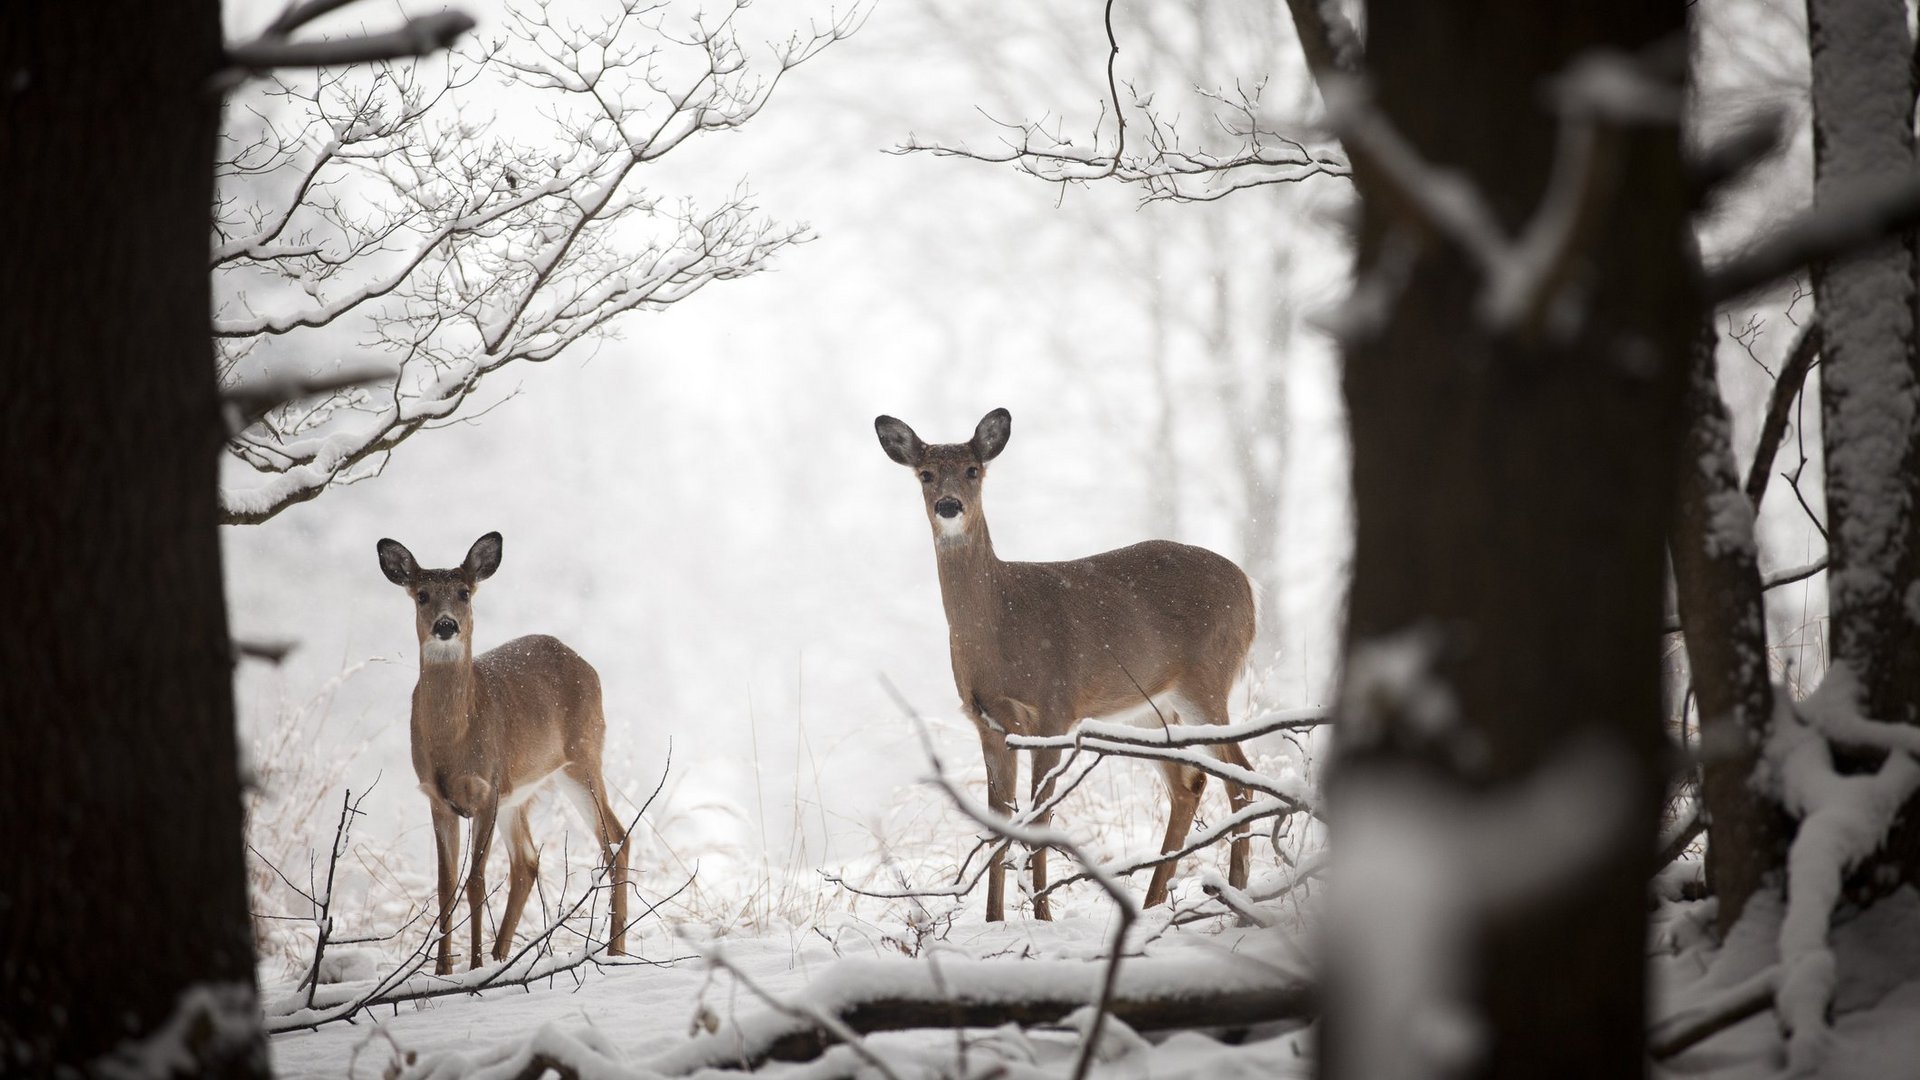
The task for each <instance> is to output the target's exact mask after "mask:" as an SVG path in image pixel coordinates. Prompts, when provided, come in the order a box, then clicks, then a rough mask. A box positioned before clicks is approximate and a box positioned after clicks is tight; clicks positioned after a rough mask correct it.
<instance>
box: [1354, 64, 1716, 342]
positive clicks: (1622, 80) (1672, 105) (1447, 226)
mask: <svg viewBox="0 0 1920 1080" xmlns="http://www.w3.org/2000/svg"><path fill="white" fill-rule="evenodd" d="M1321 91H1322V94H1323V95H1324V96H1325V97H1326V100H1327V119H1328V121H1329V123H1330V124H1331V125H1332V126H1333V129H1334V131H1335V132H1336V133H1337V134H1339V136H1340V139H1341V142H1342V143H1343V145H1345V146H1346V148H1347V153H1348V155H1349V157H1350V158H1351V159H1352V160H1353V162H1354V163H1355V165H1356V166H1359V167H1360V168H1362V169H1363V170H1365V174H1366V175H1365V181H1366V182H1367V183H1368V184H1370V185H1371V186H1372V187H1373V188H1374V189H1376V195H1377V197H1379V198H1381V199H1382V200H1384V201H1385V202H1386V203H1387V204H1388V205H1390V206H1392V207H1393V208H1394V209H1395V211H1396V212H1397V213H1398V214H1399V215H1400V216H1401V217H1402V218H1404V219H1405V220H1406V221H1407V222H1409V223H1411V224H1412V225H1413V226H1414V227H1415V228H1416V229H1417V230H1419V231H1420V232H1423V233H1426V234H1430V235H1434V236H1438V237H1440V238H1442V239H1444V240H1445V241H1446V242H1448V243H1450V244H1452V245H1454V246H1455V247H1457V248H1459V249H1460V250H1461V251H1462V252H1464V253H1465V254H1466V255H1467V257H1468V258H1469V259H1470V260H1472V262H1473V263H1474V264H1475V265H1476V266H1477V267H1478V269H1479V271H1480V274H1481V276H1482V279H1483V285H1482V288H1481V292H1480V305H1479V306H1480V317H1481V318H1482V320H1483V321H1485V323H1486V324H1487V325H1488V326H1489V327H1491V328H1493V329H1495V330H1498V331H1502V332H1513V333H1518V334H1522V335H1530V334H1533V333H1537V332H1538V331H1539V330H1541V329H1542V328H1543V327H1544V326H1545V325H1546V323H1547V322H1548V321H1549V318H1550V317H1551V316H1554V315H1556V314H1557V313H1556V311H1555V310H1554V309H1555V307H1556V305H1557V304H1558V302H1559V299H1560V297H1561V295H1562V294H1563V292H1564V291H1565V287H1566V285H1567V284H1568V282H1569V281H1570V279H1571V277H1572V276H1573V274H1574V272H1575V270H1576V269H1577V268H1578V259H1579V255H1580V253H1581V251H1582V250H1584V248H1585V246H1586V243H1587V240H1588V238H1589V237H1590V236H1591V235H1592V232H1593V230H1594V229H1595V228H1596V227H1598V225H1599V224H1600V220H1601V213H1602V211H1603V210H1604V209H1605V208H1606V207H1607V205H1608V203H1609V200H1610V199H1611V198H1612V196H1613V190H1614V188H1613V179H1614V171H1615V169H1614V167H1615V165H1616V161H1615V158H1616V156H1617V150H1616V148H1615V146H1614V142H1615V139H1614V135H1615V134H1616V133H1617V132H1619V131H1621V130H1623V129H1625V128H1628V127H1631V126H1635V125H1644V124H1650V123H1651V124H1671V123H1677V122H1678V118H1679V102H1680V98H1679V93H1678V90H1677V89H1676V88H1674V87H1672V86H1670V85H1668V84H1667V83H1666V82H1664V81H1663V80H1661V79H1659V78H1657V77H1656V76H1655V75H1654V74H1653V73H1652V72H1651V71H1650V70H1649V66H1648V65H1647V64H1645V63H1643V62H1642V61H1641V60H1639V59H1636V58H1633V57H1627V56H1621V55H1618V54H1614V53H1607V52H1594V53H1589V54H1587V55H1584V56H1582V57H1580V58H1578V59H1577V60H1575V62H1574V63H1573V64H1572V65H1570V66H1569V68H1568V69H1567V71H1566V72H1565V73H1564V74H1562V75H1561V76H1559V77H1558V78H1557V79H1555V80H1554V81H1553V84H1552V85H1551V86H1550V87H1549V91H1550V93H1549V95H1548V96H1549V99H1550V101H1551V102H1552V104H1553V107H1554V109H1555V111H1556V112H1557V113H1558V115H1559V123H1560V128H1559V145H1558V147H1557V149H1556V152H1555V155H1554V160H1553V169H1552V173H1551V175H1550V176H1549V178H1548V181H1547V187H1546V190H1545V192H1544V193H1543V194H1542V195H1541V198H1540V202H1539V204H1538V205H1537V206H1536V207H1535V208H1534V211H1533V213H1532V215H1531V216H1530V217H1529V218H1528V219H1527V221H1526V222H1525V223H1524V224H1523V225H1522V226H1521V228H1520V229H1519V231H1518V234H1517V235H1512V236H1510V235H1509V234H1508V231H1507V228H1506V227H1505V226H1504V225H1503V224H1502V223H1501V222H1500V220H1499V218H1498V217H1497V215H1495V213H1494V211H1493V209H1492V207H1491V206H1490V205H1488V203H1487V202H1486V200H1485V199H1484V198H1483V197H1482V196H1481V194H1480V192H1479V190H1478V189H1477V188H1475V187H1474V186H1473V184H1472V183H1471V182H1470V181H1468V180H1467V179H1466V178H1465V177H1464V176H1462V175H1459V174H1458V173H1456V172H1455V171H1453V170H1450V169H1446V168H1441V167H1438V166H1435V165H1433V164H1432V163H1430V162H1428V161H1427V160H1426V159H1425V158H1424V157H1422V156H1421V154H1420V152H1419V150H1418V148H1416V147H1415V146H1414V145H1413V144H1412V143H1411V142H1409V141H1408V140H1407V139H1406V138H1405V137H1404V136H1402V135H1401V134H1400V132H1399V130H1398V129H1397V128H1395V127H1394V125H1393V124H1392V122H1391V120H1390V119H1389V118H1388V117H1387V116H1386V115H1385V113H1383V112H1382V111H1381V110H1380V109H1379V108H1378V107H1376V106H1375V105H1374V103H1373V101H1372V98H1371V95H1370V93H1369V91H1368V90H1367V88H1366V86H1365V84H1364V83H1363V82H1362V81H1361V80H1360V79H1358V78H1354V77H1340V76H1336V77H1330V78H1328V79H1327V80H1325V81H1323V83H1322V86H1321Z"/></svg>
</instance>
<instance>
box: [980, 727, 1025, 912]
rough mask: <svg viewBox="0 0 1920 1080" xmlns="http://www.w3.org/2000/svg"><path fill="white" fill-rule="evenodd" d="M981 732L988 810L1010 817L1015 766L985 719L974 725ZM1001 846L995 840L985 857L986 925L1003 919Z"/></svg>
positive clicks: (1004, 742) (1004, 871)
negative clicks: (985, 769) (985, 766)
mask: <svg viewBox="0 0 1920 1080" xmlns="http://www.w3.org/2000/svg"><path fill="white" fill-rule="evenodd" d="M975 723H976V724H977V725H978V727H979V729H980V753H981V756H982V757H984V758H986V761H987V806H988V808H990V809H991V810H992V811H993V812H994V813H996V814H998V815H1000V816H1001V817H1010V816H1011V815H1012V814H1013V781H1014V769H1015V767H1016V762H1015V758H1014V752H1013V751H1012V750H1009V749H1007V737H1006V735H1004V734H1003V733H1001V732H999V731H996V730H995V729H994V728H993V727H992V726H990V725H989V723H988V722H987V721H986V720H985V718H980V719H977V720H976V721H975ZM1002 847H1003V845H1002V844H1001V843H1000V841H998V840H995V841H993V842H992V844H991V845H990V847H989V852H990V854H989V855H988V856H987V858H988V862H987V921H988V922H1000V921H1001V920H1003V919H1005V918H1006V917H1007V916H1006V896H1007V864H1006V862H1005V861H1004V860H1003V858H1002V855H1001V849H1002Z"/></svg>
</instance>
